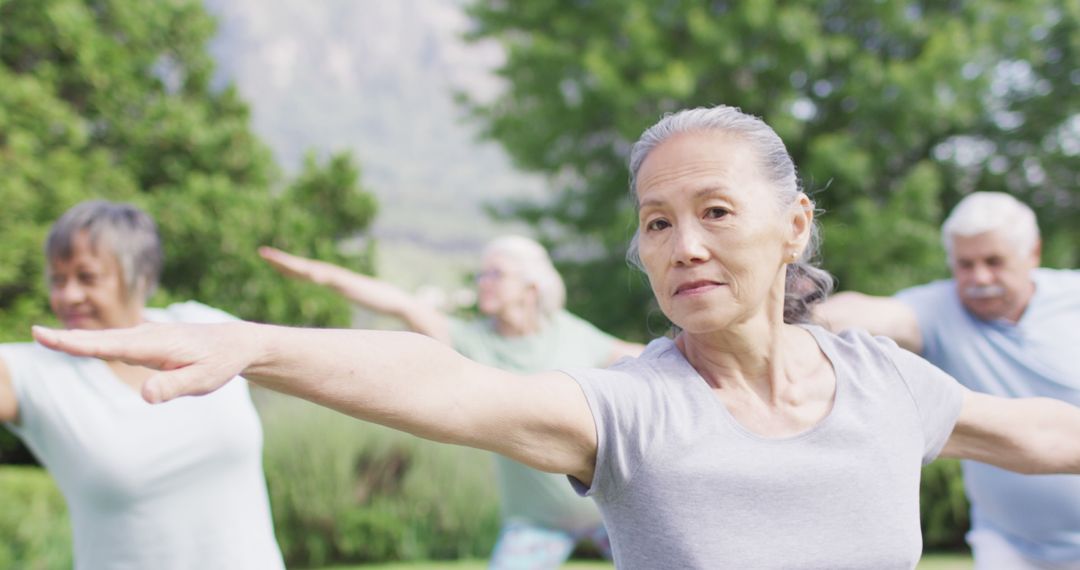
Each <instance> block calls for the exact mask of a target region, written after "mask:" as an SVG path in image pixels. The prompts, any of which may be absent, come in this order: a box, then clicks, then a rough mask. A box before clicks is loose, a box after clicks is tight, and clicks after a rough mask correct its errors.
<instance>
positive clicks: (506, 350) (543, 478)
mask: <svg viewBox="0 0 1080 570" xmlns="http://www.w3.org/2000/svg"><path fill="white" fill-rule="evenodd" d="M259 254H260V255H261V256H262V257H263V259H265V260H266V261H268V262H269V263H270V264H271V265H272V266H273V267H274V268H276V269H277V270H279V271H281V272H282V273H283V274H285V275H289V276H292V277H296V278H299V279H304V280H307V281H311V282H313V283H317V284H320V285H323V286H326V287H329V288H331V289H333V290H334V291H337V292H338V293H339V294H341V295H342V296H344V297H345V298H347V299H349V300H350V301H352V302H354V303H356V304H358V305H360V306H363V307H366V308H368V309H371V310H374V311H376V312H379V313H382V314H386V315H390V316H393V317H396V318H398V319H400V320H401V321H402V322H404V323H405V324H406V326H408V327H409V329H410V330H412V331H414V332H418V333H421V334H425V335H427V336H429V337H431V338H434V339H436V340H438V341H440V342H442V343H444V344H447V345H449V346H452V347H453V348H454V349H455V350H457V351H458V352H459V353H461V354H463V355H465V356H467V357H469V358H471V359H473V360H475V361H477V362H480V363H483V364H487V365H490V366H495V367H498V368H501V369H503V370H507V371H511V372H520V373H532V372H541V371H544V370H551V369H555V368H579V367H585V368H588V367H603V366H607V365H608V364H611V363H612V362H614V361H615V360H617V359H618V358H621V357H622V356H633V355H636V354H638V353H639V352H641V349H642V348H644V347H642V346H641V345H636V344H633V343H628V342H624V341H622V340H619V339H617V338H615V337H612V336H611V335H608V334H606V333H604V332H602V331H600V330H599V329H597V328H596V327H594V326H592V325H591V324H589V323H588V322H586V321H584V320H582V319H580V318H578V317H576V316H574V315H573V314H571V313H569V312H567V311H566V310H565V309H564V305H565V303H566V286H565V285H564V284H563V280H562V277H561V276H559V272H558V271H557V270H556V269H555V266H554V264H552V262H551V258H550V257H549V256H548V253H547V250H545V249H544V247H543V246H542V245H540V244H539V243H537V242H536V241H535V240H532V239H529V238H526V237H523V236H515V235H507V236H502V237H498V238H495V239H494V240H492V241H491V242H490V243H488V244H487V246H485V247H484V250H483V252H482V254H481V265H480V270H479V271H478V272H477V274H476V292H477V308H478V309H479V311H480V313H481V315H482V318H479V319H472V320H465V319H459V318H455V317H452V316H450V315H447V314H445V313H443V312H442V311H440V310H438V309H437V308H435V307H432V306H431V305H429V304H427V303H424V302H422V301H421V300H420V299H417V298H416V297H415V296H413V295H411V294H409V293H407V292H405V291H403V290H402V289H399V288H398V287H395V286H394V285H391V284H390V283H387V282H385V281H382V280H379V279H375V278H372V277H368V276H366V275H361V274H358V273H354V272H352V271H349V270H348V269H345V268H343V267H338V266H336V265H332V264H329V263H326V262H322V261H316V260H312V259H305V258H302V257H297V256H295V255H290V254H288V253H285V252H283V251H280V250H277V249H273V248H268V247H266V248H261V249H260V250H259ZM495 465H496V478H497V480H498V483H499V496H500V499H501V510H502V527H501V529H500V531H499V538H498V541H497V543H496V545H495V550H494V551H493V552H492V554H491V560H490V568H492V569H493V570H498V569H504V568H505V569H514V568H530V569H535V570H542V569H546V568H551V569H554V568H558V567H559V566H561V565H562V564H563V562H565V561H566V559H567V558H568V557H569V556H570V554H571V552H572V551H573V549H574V546H575V544H576V543H578V542H581V541H588V542H592V543H593V545H594V546H595V547H596V548H597V549H598V550H599V551H600V553H601V554H603V555H605V556H608V557H610V546H609V543H608V539H607V534H606V532H605V531H604V527H603V524H602V523H601V520H600V512H599V511H598V510H597V508H596V505H595V504H594V503H593V501H591V500H588V499H583V498H581V497H578V496H577V495H576V494H575V493H574V492H573V490H572V489H571V488H570V487H569V486H568V485H567V484H566V481H565V478H563V477H559V476H557V475H553V474H551V473H543V472H540V471H537V470H536V469H532V468H530V467H528V466H526V465H523V464H521V463H520V462H518V461H514V460H512V459H508V458H506V457H503V456H501V455H496V456H495Z"/></svg>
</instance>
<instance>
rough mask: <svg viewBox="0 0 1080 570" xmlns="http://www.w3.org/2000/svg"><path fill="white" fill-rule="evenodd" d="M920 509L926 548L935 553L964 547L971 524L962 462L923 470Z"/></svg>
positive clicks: (945, 462)
mask: <svg viewBox="0 0 1080 570" xmlns="http://www.w3.org/2000/svg"><path fill="white" fill-rule="evenodd" d="M919 502H920V505H921V509H920V511H921V515H920V516H921V517H922V531H923V546H924V547H925V548H932V549H951V548H963V547H964V535H965V534H967V531H968V528H969V527H970V526H971V522H970V521H969V519H968V500H967V496H966V495H964V481H963V477H962V475H961V472H960V462H959V461H955V460H938V461H935V462H933V463H931V464H930V465H927V466H926V467H924V468H923V472H922V487H921V488H920V491H919Z"/></svg>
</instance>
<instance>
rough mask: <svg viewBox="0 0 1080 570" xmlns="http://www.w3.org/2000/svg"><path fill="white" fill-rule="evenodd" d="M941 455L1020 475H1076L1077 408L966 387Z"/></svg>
mask: <svg viewBox="0 0 1080 570" xmlns="http://www.w3.org/2000/svg"><path fill="white" fill-rule="evenodd" d="M941 455H942V456H944V457H955V458H958V459H972V460H975V461H981V462H983V463H989V464H991V465H996V466H998V467H1001V468H1003V469H1008V470H1010V471H1016V472H1018V473H1029V474H1038V473H1044V474H1046V473H1076V474H1080V408H1077V407H1076V406H1073V405H1071V404H1068V403H1066V402H1062V401H1061V400H1055V399H1051V398H1000V397H997V396H990V395H987V394H981V393H978V392H971V391H968V392H966V393H965V394H964V403H963V405H962V407H961V409H960V417H959V418H958V419H957V422H956V427H954V428H953V433H952V435H951V436H949V440H948V441H947V442H946V444H945V448H944V449H943V450H942V451H941Z"/></svg>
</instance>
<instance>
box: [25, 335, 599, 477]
mask: <svg viewBox="0 0 1080 570" xmlns="http://www.w3.org/2000/svg"><path fill="white" fill-rule="evenodd" d="M34 337H35V338H36V339H37V340H38V342H40V343H41V344H43V345H45V346H47V347H49V348H52V349H56V350H61V351H64V352H67V353H70V354H74V355H79V356H92V357H97V358H102V359H105V360H121V361H124V362H128V363H131V364H138V365H142V366H148V367H150V368H155V369H158V370H161V371H162V372H160V373H158V374H156V375H154V376H152V377H151V378H149V379H148V380H147V382H146V384H145V385H144V386H143V397H144V398H145V399H146V400H147V401H150V402H163V401H166V400H170V399H173V398H176V397H179V396H184V395H199V394H206V393H208V392H212V391H214V390H216V389H218V388H220V387H221V386H222V385H224V384H225V383H227V382H228V381H229V380H230V379H231V378H233V377H235V376H236V375H243V376H244V377H245V378H247V379H248V380H249V381H252V382H255V383H257V384H259V385H262V386H264V387H267V388H270V389H272V390H276V391H279V392H284V393H286V394H291V395H293V396H297V397H300V398H304V399H306V400H310V401H312V402H315V403H317V404H320V405H323V406H326V407H329V408H333V409H335V410H338V411H340V412H343V413H346V414H349V415H351V416H354V417H357V418H360V419H362V420H366V421H370V422H374V423H378V424H382V425H386V426H389V427H392V428H395V429H399V430H402V431H406V432H409V433H412V434H414V435H417V436H420V437H423V438H427V439H432V440H435V441H440V442H445V443H454V444H460V445H467V446H470V447H478V448H482V449H488V450H491V451H494V452H497V453H500V454H502V455H505V456H507V457H510V458H513V459H515V460H517V461H520V462H522V463H525V464H527V465H530V466H532V467H535V468H537V469H540V470H543V471H550V472H556V473H566V474H569V475H573V476H574V477H577V478H578V479H580V480H581V481H582V482H585V483H588V482H590V481H592V475H593V467H594V462H595V457H596V445H597V440H596V431H595V426H594V424H593V419H592V413H591V412H590V411H589V407H588V404H587V403H586V400H585V396H584V394H583V393H582V391H581V389H580V388H579V387H578V385H577V383H576V382H574V380H573V379H571V378H570V377H569V376H566V375H565V374H562V373H559V372H548V373H543V374H534V375H529V376H523V375H519V374H513V373H509V372H504V371H501V370H499V369H496V368H491V367H488V366H483V365H481V364H478V363H476V362H473V361H471V360H469V359H467V358H465V357H463V356H461V355H459V354H458V353H456V352H454V351H453V350H451V349H450V348H448V347H447V346H445V345H443V344H441V343H439V342H437V341H435V340H433V339H431V338H428V337H425V336H423V335H419V334H415V333H408V332H384V331H365V330H326V329H301V328H289V327H277V326H269V325H257V324H252V323H244V322H239V323H225V324H213V325H162V324H145V325H141V326H138V327H135V328H131V329H117V330H109V331H75V330H72V331H61V330H51V329H45V328H41V327H35V328H34Z"/></svg>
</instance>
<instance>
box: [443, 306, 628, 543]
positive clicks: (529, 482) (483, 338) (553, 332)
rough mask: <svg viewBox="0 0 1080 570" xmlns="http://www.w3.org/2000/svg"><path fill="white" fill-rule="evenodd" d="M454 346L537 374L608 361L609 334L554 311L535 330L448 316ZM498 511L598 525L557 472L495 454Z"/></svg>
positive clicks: (560, 524) (572, 526)
mask: <svg viewBox="0 0 1080 570" xmlns="http://www.w3.org/2000/svg"><path fill="white" fill-rule="evenodd" d="M450 338H451V340H452V341H453V345H454V349H456V350H457V351H458V352H460V353H461V354H463V355H465V356H467V357H469V358H471V359H473V360H475V361H477V362H480V363H483V364H487V365H490V366H495V367H497V368H502V369H503V370H510V371H513V372H524V373H532V372H542V371H544V370H553V369H556V368H595V367H603V366H606V365H607V363H608V359H609V358H610V357H611V354H612V351H613V350H614V348H615V338H614V337H612V336H610V335H608V334H606V333H604V332H602V331H601V330H600V329H598V328H596V327H594V326H593V325H591V324H589V323H587V322H585V321H584V320H582V319H580V318H578V317H576V316H574V315H572V314H570V313H568V312H566V311H560V312H559V313H557V314H556V315H554V316H553V317H552V318H551V319H550V320H549V321H547V322H546V323H545V324H544V325H543V327H542V328H541V329H540V331H538V332H537V333H536V334H532V335H527V336H517V337H508V336H502V335H500V334H499V333H498V332H497V331H496V330H495V326H494V322H493V321H492V320H491V319H481V320H475V321H462V320H457V319H455V320H452V321H451V324H450ZM496 467H497V474H498V480H499V490H500V492H501V494H502V512H503V518H504V519H506V520H510V519H517V520H523V521H525V522H529V523H532V524H539V525H543V526H546V527H551V528H559V529H563V530H568V531H578V530H585V529H588V528H592V527H595V526H596V525H598V524H600V512H599V511H598V510H597V508H596V505H595V504H593V502H592V500H590V499H583V498H581V497H579V496H578V495H577V494H576V493H575V492H574V491H573V489H572V488H571V487H570V485H569V484H568V483H567V481H566V477H565V476H563V475H556V474H553V473H544V472H542V471H537V470H535V469H532V468H531V467H526V466H525V465H522V464H520V463H518V462H516V461H513V460H511V459H507V458H505V457H502V456H501V455H497V456H496Z"/></svg>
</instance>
